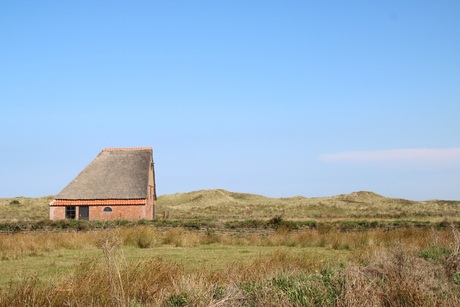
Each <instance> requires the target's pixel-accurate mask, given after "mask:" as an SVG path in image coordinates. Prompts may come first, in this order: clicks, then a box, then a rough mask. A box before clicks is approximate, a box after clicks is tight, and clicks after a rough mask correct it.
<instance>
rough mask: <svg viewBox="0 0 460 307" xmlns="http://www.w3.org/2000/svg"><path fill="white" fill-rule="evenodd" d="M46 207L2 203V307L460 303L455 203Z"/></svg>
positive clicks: (250, 199) (343, 199)
mask: <svg viewBox="0 0 460 307" xmlns="http://www.w3.org/2000/svg"><path fill="white" fill-rule="evenodd" d="M51 199H52V197H43V198H37V199H31V198H23V197H18V198H12V199H0V217H1V218H0V219H2V220H3V221H2V222H1V223H0V226H1V228H0V229H2V230H3V231H4V232H3V233H0V270H1V272H2V273H1V274H0V306H356V305H364V306H458V305H460V233H459V230H458V226H459V222H458V221H459V220H460V219H459V208H458V207H459V205H460V202H456V201H440V200H433V201H426V202H414V201H409V200H401V199H391V198H385V197H383V196H380V195H377V194H374V193H371V192H357V193H351V194H347V195H338V196H333V197H325V198H315V199H309V198H304V197H294V198H287V199H273V198H266V197H263V196H258V195H252V194H241V193H232V192H228V191H225V190H210V191H197V192H191V193H184V194H174V195H165V196H161V197H160V198H159V200H158V210H157V212H159V214H158V216H159V218H158V220H156V221H154V222H148V221H140V222H138V223H129V222H126V221H117V222H114V223H98V222H84V221H83V222H79V221H62V222H51V221H47V220H46V219H47V205H48V203H49V201H50V200H51ZM24 230H28V231H24Z"/></svg>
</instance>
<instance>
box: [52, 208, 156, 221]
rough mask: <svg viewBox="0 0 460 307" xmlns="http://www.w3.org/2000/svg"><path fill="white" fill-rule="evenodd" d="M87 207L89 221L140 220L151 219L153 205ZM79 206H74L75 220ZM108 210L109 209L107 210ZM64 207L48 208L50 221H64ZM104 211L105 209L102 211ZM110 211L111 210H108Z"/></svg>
mask: <svg viewBox="0 0 460 307" xmlns="http://www.w3.org/2000/svg"><path fill="white" fill-rule="evenodd" d="M88 207H89V216H88V219H89V220H103V221H112V220H130V221H135V220H140V219H152V218H153V205H125V206H123V205H112V206H108V205H107V206H105V205H104V206H98V205H93V206H88ZM79 208H80V206H78V205H75V210H76V219H78V216H79ZM107 208H109V209H107ZM65 209H66V206H62V205H60V206H50V219H51V220H60V219H65V218H66V216H65ZM104 209H106V210H105V211H104ZM110 209H111V210H110Z"/></svg>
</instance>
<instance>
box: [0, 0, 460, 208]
mask: <svg viewBox="0 0 460 307" xmlns="http://www.w3.org/2000/svg"><path fill="white" fill-rule="evenodd" d="M459 15H460V2H459V1H420V0H418V1H236V0H235V1H162V2H160V1H129V2H128V1H73V2H71V1H38V2H37V1H14V2H13V1H4V2H2V3H0V47H1V48H0V69H1V73H0V103H1V112H0V131H1V134H0V144H1V150H0V161H2V162H1V172H0V197H14V196H19V195H23V196H30V197H36V196H43V195H52V194H56V193H58V192H59V191H60V190H61V189H62V188H64V186H66V185H67V184H68V183H69V182H70V181H71V180H72V179H73V178H74V177H75V176H76V175H77V174H78V173H79V172H80V171H81V170H82V169H83V167H85V166H86V165H87V164H88V163H89V162H90V161H91V160H92V159H93V158H94V157H95V156H96V155H97V154H98V153H99V152H100V151H101V150H102V148H104V147H144V146H151V147H153V149H154V159H155V162H156V173H157V185H158V193H159V194H160V195H161V194H171V193H177V192H189V191H193V190H200V189H210V188H223V189H227V190H231V191H237V192H248V193H257V194H262V195H266V196H271V197H289V196H294V195H303V196H306V197H318V196H329V195H336V194H342V193H349V192H353V191H360V190H368V191H374V192H376V193H379V194H382V195H384V196H388V197H401V198H408V199H415V200H426V199H456V200H460V188H459V187H460V142H459V141H460V136H459V131H460V121H459V115H460V87H459V84H460V56H459V55H460V35H459V29H460V19H459V18H458V16H459Z"/></svg>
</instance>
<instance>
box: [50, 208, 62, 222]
mask: <svg viewBox="0 0 460 307" xmlns="http://www.w3.org/2000/svg"><path fill="white" fill-rule="evenodd" d="M62 219H65V207H63V206H59V207H51V206H50V220H62Z"/></svg>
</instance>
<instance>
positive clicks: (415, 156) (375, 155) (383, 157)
mask: <svg viewBox="0 0 460 307" xmlns="http://www.w3.org/2000/svg"><path fill="white" fill-rule="evenodd" d="M319 159H320V160H321V161H324V162H332V163H358V164H359V163H363V164H374V163H384V164H387V163H392V162H393V163H398V164H399V163H410V164H414V163H415V164H419V163H420V164H426V165H460V148H420V149H412V148H411V149H388V150H377V151H348V152H338V153H332V154H322V155H320V156H319Z"/></svg>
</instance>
